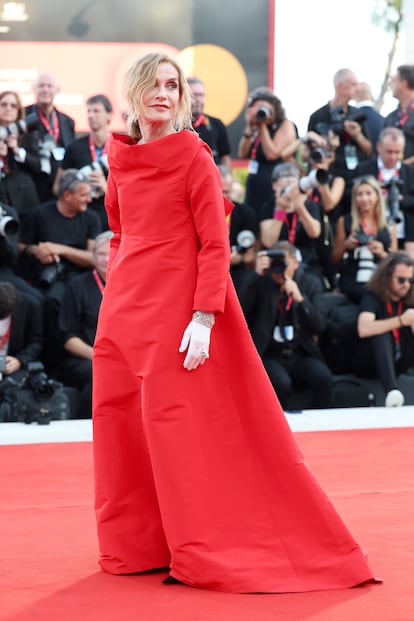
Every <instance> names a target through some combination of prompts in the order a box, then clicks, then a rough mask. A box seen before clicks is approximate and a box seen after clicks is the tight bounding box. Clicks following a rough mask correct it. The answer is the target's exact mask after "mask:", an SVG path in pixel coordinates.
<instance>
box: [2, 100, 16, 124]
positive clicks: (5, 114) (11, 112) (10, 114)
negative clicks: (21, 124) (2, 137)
mask: <svg viewBox="0 0 414 621" xmlns="http://www.w3.org/2000/svg"><path fill="white" fill-rule="evenodd" d="M17 117H18V103H17V99H16V97H15V96H14V95H13V93H7V95H4V96H3V97H2V98H1V99H0V124H1V125H9V124H10V123H15V121H17Z"/></svg>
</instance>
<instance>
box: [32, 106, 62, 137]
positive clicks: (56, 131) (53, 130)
mask: <svg viewBox="0 0 414 621" xmlns="http://www.w3.org/2000/svg"><path fill="white" fill-rule="evenodd" d="M37 114H38V115H39V119H40V122H41V123H42V125H43V127H44V128H45V129H46V131H47V133H48V134H50V135H51V136H53V139H54V141H55V144H57V143H58V142H59V136H60V127H59V117H58V115H57V112H56V110H55V109H53V110H52V125H51V124H50V123H49V121H48V120H47V118H46V115H45V113H44V112H43V110H42V109H41V108H37Z"/></svg>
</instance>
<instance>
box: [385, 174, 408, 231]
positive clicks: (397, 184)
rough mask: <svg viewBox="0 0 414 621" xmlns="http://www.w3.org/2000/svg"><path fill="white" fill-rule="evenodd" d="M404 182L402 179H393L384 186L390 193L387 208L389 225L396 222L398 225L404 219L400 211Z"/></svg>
mask: <svg viewBox="0 0 414 621" xmlns="http://www.w3.org/2000/svg"><path fill="white" fill-rule="evenodd" d="M403 185H404V182H403V181H402V180H401V179H391V181H389V182H388V183H387V184H385V185H384V186H383V188H384V189H385V190H387V191H388V194H387V207H388V218H387V220H388V223H389V224H392V223H393V222H395V223H396V224H398V223H399V222H401V221H402V219H403V217H404V216H403V214H402V213H401V210H400V193H401V188H402V186H403Z"/></svg>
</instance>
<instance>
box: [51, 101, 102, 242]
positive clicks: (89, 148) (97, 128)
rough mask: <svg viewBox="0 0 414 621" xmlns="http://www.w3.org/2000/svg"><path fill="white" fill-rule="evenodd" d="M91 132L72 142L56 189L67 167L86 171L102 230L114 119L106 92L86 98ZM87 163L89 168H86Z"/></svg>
mask: <svg viewBox="0 0 414 621" xmlns="http://www.w3.org/2000/svg"><path fill="white" fill-rule="evenodd" d="M86 112H87V117H88V123H89V127H90V129H91V131H90V133H89V134H87V135H86V136H82V138H78V139H77V140H74V141H73V142H71V144H70V145H69V146H68V148H67V149H66V152H65V157H64V159H63V162H62V163H61V165H60V167H59V168H58V171H57V173H56V180H55V183H54V186H53V189H54V191H55V193H57V188H58V187H59V179H60V177H61V176H62V173H63V171H64V170H67V169H68V168H77V169H82V170H84V171H85V174H86V176H87V178H88V181H89V183H90V184H91V199H92V200H91V202H90V203H89V209H93V211H95V212H96V213H97V214H98V215H99V217H100V219H101V225H102V230H106V229H107V228H108V218H107V215H106V211H105V205H104V199H105V192H106V178H107V176H108V154H107V149H108V138H109V124H110V122H111V119H112V104H111V102H110V101H109V99H108V98H107V97H106V95H94V96H93V97H89V99H87V101H86ZM84 167H86V168H84Z"/></svg>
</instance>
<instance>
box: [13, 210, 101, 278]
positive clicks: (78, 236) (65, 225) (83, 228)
mask: <svg viewBox="0 0 414 621" xmlns="http://www.w3.org/2000/svg"><path fill="white" fill-rule="evenodd" d="M100 232H101V224H100V221H99V218H98V216H97V214H96V213H95V212H93V211H90V210H89V209H87V210H86V211H82V212H80V213H77V214H76V216H74V217H72V218H68V217H66V216H63V215H62V214H61V213H60V212H59V211H58V208H57V205H56V201H50V202H49V203H45V204H44V205H40V206H39V207H36V209H34V210H33V211H32V212H31V213H30V215H29V216H28V217H27V218H26V220H25V221H24V222H23V226H22V229H21V234H20V239H21V241H22V242H23V243H24V244H27V245H30V244H38V243H39V242H47V241H49V242H55V243H57V244H64V245H65V246H71V247H72V248H79V249H80V250H86V248H87V242H88V240H91V239H95V237H96V236H97V235H99V233H100ZM62 262H63V263H66V265H67V266H68V267H70V270H71V271H78V272H79V271H84V269H83V268H79V267H78V266H76V265H74V264H73V263H71V262H70V261H65V260H64V259H62Z"/></svg>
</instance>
